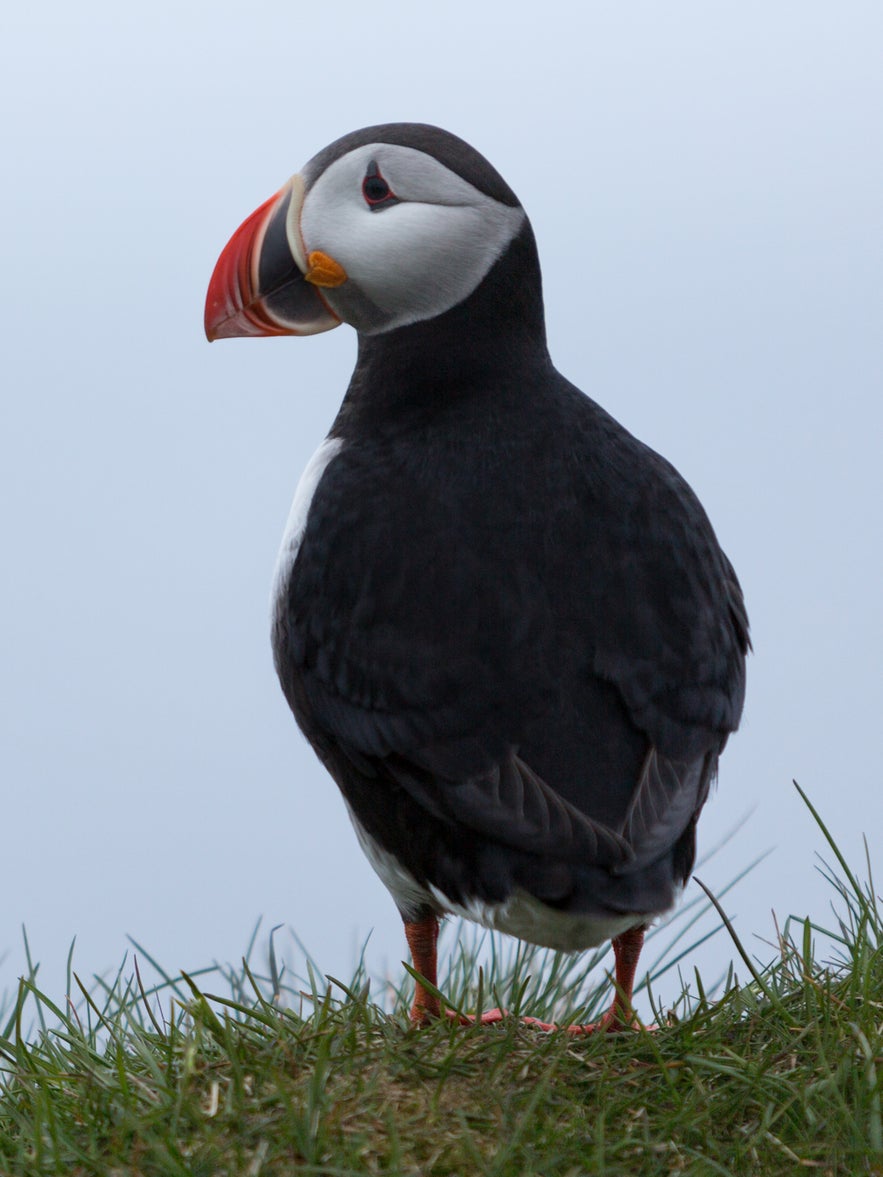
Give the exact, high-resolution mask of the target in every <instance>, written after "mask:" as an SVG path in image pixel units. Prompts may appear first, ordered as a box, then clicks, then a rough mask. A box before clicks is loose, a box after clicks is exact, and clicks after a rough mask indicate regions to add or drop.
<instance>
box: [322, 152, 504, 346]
mask: <svg viewBox="0 0 883 1177" xmlns="http://www.w3.org/2000/svg"><path fill="white" fill-rule="evenodd" d="M372 160H374V161H376V162H377V164H378V166H379V168H380V171H381V173H382V175H383V176H384V178H385V179H386V180H387V182H388V183H389V185H390V188H391V189H392V191H393V193H394V194H395V195H396V196H397V197H398V198H399V202H400V203H398V204H392V205H389V206H388V207H386V208H382V209H378V210H376V211H372V210H371V209H370V208H369V207H368V205H367V203H366V202H365V200H364V198H363V196H362V181H363V179H364V177H365V173H366V170H367V168H368V165H369V163H370V162H371V161H372ZM523 223H524V210H523V209H521V208H519V207H512V206H511V205H507V204H503V203H502V202H500V201H498V200H494V199H493V198H492V197H490V196H487V195H485V193H483V192H479V191H478V189H477V188H475V187H473V185H472V184H469V183H468V182H467V181H466V180H464V179H462V178H461V177H460V176H458V175H456V174H455V173H454V172H451V171H450V170H449V169H448V168H446V167H444V166H443V165H442V164H441V163H439V162H438V160H436V159H434V158H433V157H432V156H430V155H427V154H426V153H425V152H422V151H416V150H414V149H413V148H410V147H396V146H392V145H390V144H384V143H376V144H368V145H367V146H365V147H360V148H357V149H356V150H355V151H352V152H350V153H349V154H348V155H346V156H344V157H343V158H342V159H339V160H336V161H335V162H334V163H333V164H332V165H331V166H330V167H329V168H328V169H327V170H326V171H325V172H323V173H322V175H321V176H319V178H318V179H317V180H316V182H315V184H314V185H313V187H312V188H311V189H310V191H309V192H308V193H307V196H306V199H305V201H304V205H303V211H302V213H301V232H302V234H303V238H304V242H305V244H306V247H307V250H308V251H311V250H315V249H319V250H322V252H324V253H327V254H329V255H330V256H331V257H333V258H334V259H335V261H338V262H339V263H340V264H341V265H342V266H343V268H344V269H345V270H346V272H347V275H348V277H349V282H351V283H352V284H353V286H354V287H356V288H357V290H358V291H359V292H360V293H361V294H362V295H364V296H365V297H366V298H367V299H368V300H370V302H371V303H372V304H373V305H374V306H375V307H378V308H379V309H380V310H381V312H382V313H383V321H382V324H381V326H380V330H384V331H388V330H391V329H392V328H394V327H401V326H404V325H406V324H407V323H415V322H419V321H420V320H423V319H430V318H434V317H435V316H436V315H440V314H442V313H443V312H444V311H446V310H449V309H450V308H451V307H453V306H456V305H457V303H459V302H462V301H463V299H465V298H468V297H469V295H470V294H472V292H473V291H474V290H475V289H476V287H477V286H478V285H479V283H480V282H481V281H482V280H483V279H484V277H485V276H486V274H487V273H488V271H489V270H490V269H491V267H492V266H493V265H494V263H495V262H496V261H497V259H498V258H499V257H500V256H501V255H502V254H503V252H504V251H505V250H506V248H507V247H508V245H509V243H510V242H511V241H512V239H513V238H514V237H515V236H516V235H517V233H518V232H519V230H520V229H521V226H522V224H523ZM346 286H347V284H344V286H342V287H340V288H339V289H338V290H334V291H329V292H328V300H329V302H330V303H331V304H332V306H333V307H334V309H335V310H336V311H337V310H338V309H339V310H340V313H341V314H342V317H343V318H344V319H346V320H347V321H349V322H351V323H352V325H353V326H354V327H356V328H359V329H368V327H369V325H368V324H365V323H360V322H358V321H357V318H358V312H354V311H353V310H352V305H355V303H353V304H352V305H350V300H349V299H348V297H347V289H346ZM348 312H349V313H348ZM370 326H371V327H372V328H373V329H375V330H376V329H377V328H376V325H374V324H372V325H370Z"/></svg>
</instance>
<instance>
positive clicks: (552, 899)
mask: <svg viewBox="0 0 883 1177" xmlns="http://www.w3.org/2000/svg"><path fill="white" fill-rule="evenodd" d="M549 166H550V167H554V169H555V171H556V173H557V175H558V176H559V178H560V177H561V175H562V170H563V167H564V161H561V160H556V161H550V164H549ZM341 323H346V324H349V325H350V326H352V327H354V328H355V330H356V332H357V335H358V352H357V359H356V364H355V368H354V371H353V374H352V377H351V379H350V382H349V386H348V388H347V389H346V391H345V395H344V396H343V400H342V403H341V406H340V409H339V412H338V414H337V416H336V418H335V420H334V422H333V424H332V426H331V429H330V432H329V433H328V436H327V437H326V438H325V440H324V441H323V442H322V443H321V445H320V446H319V447H318V449H317V451H316V453H315V454H314V456H313V457H312V459H311V460H310V462H309V463H308V465H307V466H306V469H305V470H304V472H303V474H302V476H301V478H300V481H299V483H298V484H297V489H296V491H295V495H294V501H293V503H292V506H291V513H290V516H289V518H288V523H287V526H286V528H285V532H284V535H283V538H282V543H281V547H280V550H279V556H278V561H277V565H276V571H275V576H274V582H273V589H272V604H271V629H272V648H273V656H274V662H275V668H276V671H277V674H278V677H279V681H280V683H281V687H282V690H283V692H284V695H285V698H286V699H287V701H288V704H289V705H290V707H291V710H292V712H293V713H294V717H295V719H296V721H297V723H298V725H299V727H300V728H301V730H302V732H303V733H304V735H305V736H306V738H307V740H308V741H309V743H310V744H311V745H312V747H313V749H314V750H315V752H316V753H317V755H318V757H319V759H320V760H321V762H322V763H323V765H324V766H325V768H326V769H327V771H328V773H329V774H330V775H331V777H332V778H333V779H334V781H335V782H336V784H337V786H338V787H339V789H340V793H341V794H342V797H343V800H344V802H345V805H346V808H347V810H348V814H349V817H350V819H351V821H352V825H353V827H354V829H355V834H356V838H357V840H358V842H359V844H360V846H361V848H362V850H363V851H364V853H365V855H366V856H367V858H368V860H369V861H370V864H371V865H372V867H373V868H374V870H375V871H376V872H377V874H378V875H379V876H380V878H381V880H382V881H383V883H384V884H385V886H386V887H387V889H388V891H389V892H390V894H391V896H392V899H393V901H394V902H395V904H396V907H397V908H398V911H399V913H400V915H401V918H402V920H403V923H404V930H405V934H406V938H407V942H408V945H409V949H410V953H411V957H412V961H413V967H414V972H415V974H416V976H417V981H416V986H415V992H414V998H413V1005H412V1006H411V1011H410V1017H411V1021H412V1022H413V1023H414V1024H415V1025H417V1026H419V1025H425V1024H427V1023H428V1022H430V1021H432V1020H433V1019H435V1018H438V1017H440V1016H442V1015H443V1014H444V1013H445V1012H447V1013H448V1015H449V1016H456V1015H454V1014H452V1012H451V1011H450V1010H447V1011H446V1009H445V1007H444V1004H443V1003H442V1002H440V1001H439V996H438V989H437V938H438V931H439V921H440V920H441V919H444V918H445V917H446V916H450V915H456V916H461V917H465V918H466V919H467V920H471V921H474V922H476V923H478V924H480V925H482V926H484V927H485V928H490V929H495V930H497V931H501V932H504V933H508V934H510V935H512V936H515V937H518V938H520V939H522V940H524V941H527V942H529V943H531V944H535V945H540V946H544V947H548V948H552V949H557V950H561V951H564V952H570V953H574V952H579V951H581V950H584V949H586V948H589V947H592V946H597V945H600V944H603V943H605V942H606V941H608V940H612V945H613V950H614V980H615V995H614V997H613V1001H612V1004H611V1006H610V1008H609V1009H608V1010H607V1012H606V1013H605V1014H604V1015H603V1017H602V1018H601V1019H600V1020H599V1021H597V1022H593V1023H589V1024H587V1025H573V1026H568V1027H562V1028H566V1029H569V1030H570V1031H572V1032H574V1033H592V1032H595V1031H597V1030H618V1029H626V1028H630V1027H633V1026H636V1025H637V1024H638V1023H637V1016H636V1014H635V1013H634V1009H633V1000H632V999H633V987H634V982H635V975H636V969H637V964H638V959H639V955H640V951H641V947H642V944H643V939H644V933H645V931H646V929H647V928H648V926H649V925H650V924H651V923H652V922H653V921H654V920H656V919H658V918H659V917H660V916H662V915H664V914H665V913H666V912H668V911H670V910H671V909H672V908H673V907H674V905H675V904H676V902H677V900H678V899H679V897H680V895H681V892H682V891H683V888H684V886H685V884H686V883H687V881H688V879H689V876H690V872H691V870H692V867H693V863H694V859H695V854H696V825H697V820H698V818H699V815H700V812H701V810H702V808H703V806H704V804H705V802H706V799H707V797H708V795H709V790H710V787H711V785H712V783H713V781H714V779H715V777H716V773H717V766H718V759H719V756H720V754H721V752H722V751H723V749H724V746H725V745H726V743H727V740H728V737H729V735H730V734H731V733H732V732H733V731H735V730H736V728H737V726H738V724H739V720H740V716H741V713H742V707H743V701H744V696H745V663H746V655H747V653H748V651H749V648H750V640H749V629H748V619H747V614H746V609H745V603H744V598H743V594H742V590H741V588H740V585H739V581H738V579H737V577H736V574H735V572H734V570H733V567H732V564H731V563H730V561H729V560H728V558H727V557H726V555H725V554H724V552H723V551H722V549H721V547H720V545H719V543H718V541H717V538H716V536H715V533H714V531H713V529H712V526H711V524H710V522H709V520H708V517H707V515H706V513H705V511H704V510H703V508H702V506H701V504H700V502H699V500H698V498H697V497H696V495H695V494H694V493H693V491H692V490H691V488H690V487H689V486H688V485H687V483H686V482H685V480H684V479H683V478H682V477H681V476H680V474H679V473H678V472H677V471H676V470H675V469H674V467H673V466H672V465H670V464H669V463H668V462H667V461H666V460H665V459H664V458H663V457H661V456H659V455H658V454H657V453H655V452H654V451H653V450H652V449H650V448H649V447H648V446H647V445H645V444H643V443H642V442H641V441H639V440H637V439H636V438H635V437H634V436H632V434H631V433H629V432H628V431H627V430H626V429H625V428H624V427H623V426H621V425H620V424H619V423H618V422H617V421H616V420H614V418H613V417H612V416H610V415H609V414H608V413H607V412H606V411H605V410H604V409H603V408H602V407H601V406H600V405H599V404H597V403H596V402H595V401H594V400H592V399H591V398H590V397H589V396H587V395H586V394H585V393H584V392H582V391H580V390H579V389H578V388H577V387H576V386H575V385H573V384H572V383H570V381H568V380H567V379H566V378H565V377H564V376H563V375H561V374H560V373H559V372H558V370H557V369H556V368H555V367H554V365H553V363H552V360H551V358H550V354H549V350H548V346H547V341H546V329H545V315H544V304H543V293H542V279H541V273H540V264H539V258H538V252H537V247H536V242H535V238H534V234H533V230H532V228H531V224H530V221H529V220H528V217H527V214H526V212H525V210H524V208H523V207H522V205H521V203H520V202H519V200H518V198H517V197H516V195H515V193H514V192H513V191H512V189H511V188H510V187H509V185H508V184H507V183H506V181H505V180H504V179H503V178H502V176H501V175H500V174H499V173H498V171H497V170H496V169H495V168H494V167H493V166H492V165H491V164H490V163H489V162H488V160H487V159H485V157H484V156H483V155H482V154H480V153H479V152H478V151H477V150H476V149H475V148H474V147H472V146H471V145H470V144H468V143H467V142H466V141H464V140H463V139H461V138H459V137H457V136H456V135H454V134H451V133H449V132H447V131H444V130H442V129H440V128H437V127H433V126H429V125H425V124H419V123H389V124H384V125H378V126H370V127H366V128H363V129H362V130H358V131H355V132H352V133H350V134H347V135H344V136H343V137H342V138H339V139H337V140H336V141H335V142H333V143H332V144H331V145H330V146H328V147H326V148H324V149H323V150H321V151H319V153H318V154H317V155H315V156H313V158H312V159H311V160H310V161H309V162H308V163H307V164H306V165H305V167H304V168H303V169H302V171H301V172H299V173H298V174H296V175H295V176H293V177H292V178H291V179H290V180H288V181H287V182H286V183H285V184H284V185H283V187H282V188H281V189H280V190H279V191H278V192H277V193H276V194H275V195H273V196H272V197H270V199H269V200H267V201H266V202H265V203H264V204H262V205H261V206H260V207H259V208H258V209H257V210H256V211H255V212H254V213H252V214H251V216H250V217H248V218H247V219H246V220H245V221H244V222H243V224H242V225H241V226H240V227H239V229H238V230H237V231H236V232H235V233H234V234H233V236H232V237H231V239H230V240H229V242H228V243H227V245H226V246H225V247H224V249H223V251H222V253H221V255H220V257H219V258H218V261H217V264H216V266H215V269H214V271H213V274H212V277H211V280H210V283H209V287H208V293H207V297H206V308H205V330H206V335H207V337H208V339H209V340H210V341H211V340H216V339H223V338H231V337H237V336H239V337H242V336H246V337H247V336H253V337H254V336H257V337H260V336H275V335H295V336H297V335H311V334H316V333H319V332H322V331H327V330H331V329H333V328H335V327H337V326H338V325H339V324H341ZM503 1016H504V1011H501V1010H493V1011H486V1012H485V1014H484V1015H483V1016H480V1018H479V1020H481V1021H486V1022H489V1023H491V1022H494V1021H498V1020H500V1019H501V1018H502V1017H503ZM461 1020H470V1021H471V1020H474V1019H473V1018H472V1017H471V1016H470V1015H461ZM536 1024H537V1025H540V1026H542V1027H544V1028H546V1029H551V1028H554V1024H553V1023H545V1022H537V1023H536Z"/></svg>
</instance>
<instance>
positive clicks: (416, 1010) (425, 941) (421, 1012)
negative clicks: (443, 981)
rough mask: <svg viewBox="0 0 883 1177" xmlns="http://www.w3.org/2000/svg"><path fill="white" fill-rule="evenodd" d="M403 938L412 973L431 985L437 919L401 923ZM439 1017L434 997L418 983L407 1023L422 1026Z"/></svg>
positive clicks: (435, 961) (435, 974)
mask: <svg viewBox="0 0 883 1177" xmlns="http://www.w3.org/2000/svg"><path fill="white" fill-rule="evenodd" d="M405 935H406V936H407V938H408V947H409V948H410V950H411V960H412V961H413V963H414V968H415V970H416V971H417V972H418V973H419V974H420V976H421V977H425V978H426V980H427V981H429V982H430V984H432V985H436V984H437V983H438V972H437V968H438V958H437V953H436V945H437V944H438V919H437V918H436V917H435V916H434V915H428V916H427V917H426V919H423V920H417V921H416V922H415V923H413V924H409V923H405ZM438 1017H441V1009H440V1008H439V1004H438V998H437V997H436V996H435V994H433V993H430V992H428V990H426V989H424V988H423V986H422V985H421V984H420V982H419V981H418V982H417V987H416V989H415V990H414V1004H413V1005H412V1006H411V1022H412V1024H413V1025H415V1026H425V1025H426V1023H427V1022H428V1021H430V1019H432V1018H438Z"/></svg>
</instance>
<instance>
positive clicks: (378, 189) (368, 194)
mask: <svg viewBox="0 0 883 1177" xmlns="http://www.w3.org/2000/svg"><path fill="white" fill-rule="evenodd" d="M362 196H364V198H365V203H366V204H367V205H368V207H369V208H370V209H371V211H372V212H374V210H375V209H378V208H385V207H386V206H387V205H388V204H398V197H397V196H395V195H394V193H393V191H392V189H391V188H390V186H389V184H387V182H386V180H385V179H384V178H383V176H382V175H381V174H380V168H379V167H378V166H377V163H376V161H375V160H373V159H372V160H371V162H370V163H369V164H368V170H367V171H366V172H365V179H364V180H363V181H362Z"/></svg>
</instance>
